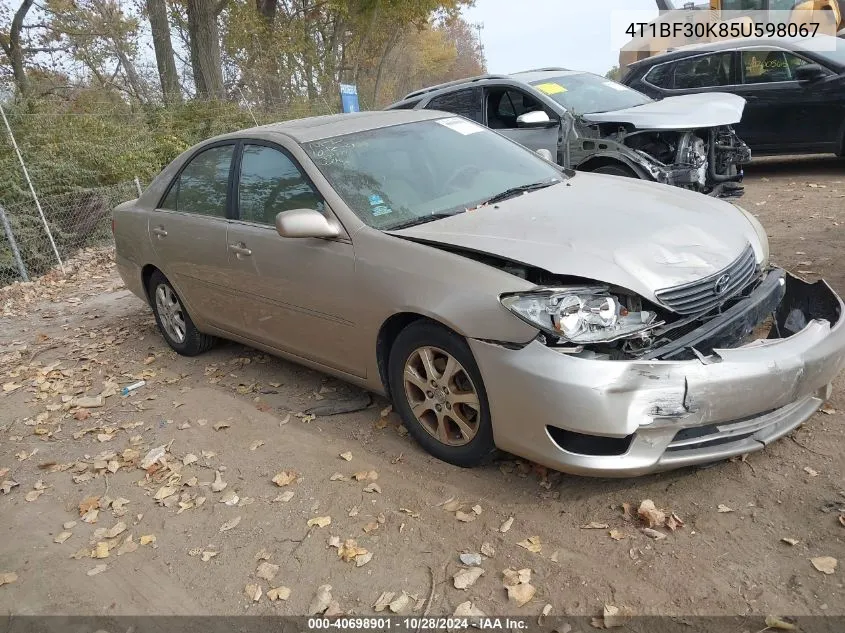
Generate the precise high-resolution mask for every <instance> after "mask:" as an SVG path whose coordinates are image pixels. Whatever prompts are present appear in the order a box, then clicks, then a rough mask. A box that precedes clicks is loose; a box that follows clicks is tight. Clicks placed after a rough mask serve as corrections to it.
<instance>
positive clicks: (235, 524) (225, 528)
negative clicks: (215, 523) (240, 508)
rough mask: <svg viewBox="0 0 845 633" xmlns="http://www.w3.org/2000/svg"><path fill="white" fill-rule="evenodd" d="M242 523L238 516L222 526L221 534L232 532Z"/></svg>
mask: <svg viewBox="0 0 845 633" xmlns="http://www.w3.org/2000/svg"><path fill="white" fill-rule="evenodd" d="M240 522H241V517H240V516H236V517H235V518H234V519H232V520H231V521H226V522H225V523H224V524H223V525H221V526H220V531H221V532H228V531H229V530H232V529H234V528H236V527H238V523H240Z"/></svg>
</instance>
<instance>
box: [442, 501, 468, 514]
mask: <svg viewBox="0 0 845 633" xmlns="http://www.w3.org/2000/svg"><path fill="white" fill-rule="evenodd" d="M440 505H441V507H442V508H443V511H444V512H457V511H458V510H460V509H461V506H462V505H463V504H462V503H461V502H460V501H457V500H456V499H450V500H449V501H446V502H445V503H442V504H440Z"/></svg>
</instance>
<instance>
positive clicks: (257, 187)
mask: <svg viewBox="0 0 845 633" xmlns="http://www.w3.org/2000/svg"><path fill="white" fill-rule="evenodd" d="M235 191H236V193H235V195H236V200H237V203H236V205H235V206H236V218H235V219H234V220H233V221H232V223H231V225H230V227H229V232H228V249H229V255H228V257H229V269H230V271H231V277H230V278H229V279H230V281H231V283H234V285H235V288H236V289H237V292H238V293H239V295H240V297H241V299H240V302H239V304H240V306H241V310H242V314H243V323H244V325H243V336H246V337H248V338H250V339H252V340H255V341H258V342H261V343H264V344H265V345H270V346H272V347H274V348H276V349H279V350H282V351H285V352H288V353H291V354H295V355H297V356H300V357H302V358H306V359H309V360H312V361H315V362H318V363H320V364H323V365H327V366H329V367H333V368H335V369H339V370H341V371H345V372H348V373H351V374H355V375H359V376H363V375H364V373H365V372H364V368H363V362H362V358H364V355H363V354H361V353H360V341H359V340H358V337H357V336H356V329H357V328H356V324H355V320H356V318H357V317H356V315H355V314H352V313H351V312H350V311H349V310H348V309H347V307H346V306H349V305H352V304H354V301H352V300H351V299H352V298H353V297H354V293H355V291H356V280H355V252H354V249H353V247H352V243H351V241H350V240H349V239H348V238H347V237H343V238H342V239H333V240H328V239H316V238H298V239H293V238H284V237H281V236H279V234H278V233H277V232H276V229H275V219H276V215H277V214H278V213H280V212H283V211H290V210H293V209H302V208H311V209H319V210H321V211H322V212H323V213H326V214H330V213H331V211H330V210H329V209H328V208H327V206H326V204H325V202H324V201H323V200H322V197H321V196H320V195H319V194H318V193H317V191H316V189H315V188H314V186H313V185H312V183H311V182H310V180H309V179H308V178H306V177H305V176H304V175H303V173H302V171H301V170H300V168H299V166H298V165H297V163H296V161H295V160H294V159H293V158H292V157H291V156H290V155H289V154H288V153H287V152H286V151H284V150H283V148H281V147H279V146H275V145H273V144H269V143H266V144H265V143H262V142H260V141H244V145H243V147H242V158H241V160H240V169H239V170H238V174H237V178H236V185H235Z"/></svg>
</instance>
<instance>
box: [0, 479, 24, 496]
mask: <svg viewBox="0 0 845 633" xmlns="http://www.w3.org/2000/svg"><path fill="white" fill-rule="evenodd" d="M19 485H20V484H19V483H18V482H17V481H11V480H9V479H6V480H4V481H3V483H0V490H2V491H3V494H4V495H7V494H9V493H10V492H11V491H12V488H14V487H15V486H19Z"/></svg>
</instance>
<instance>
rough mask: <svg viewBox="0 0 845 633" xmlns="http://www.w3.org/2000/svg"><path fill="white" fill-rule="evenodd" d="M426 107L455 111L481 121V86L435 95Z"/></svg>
mask: <svg viewBox="0 0 845 633" xmlns="http://www.w3.org/2000/svg"><path fill="white" fill-rule="evenodd" d="M426 109H427V110H443V111H445V112H454V113H455V114H460V115H461V116H465V117H466V118H468V119H472V120H473V121H478V122H479V123H481V88H468V89H466V90H456V91H455V92H449V93H447V94H445V95H440V96H439V97H434V99H432V100H431V101H430V102H429V104H428V105H427V106H426Z"/></svg>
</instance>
